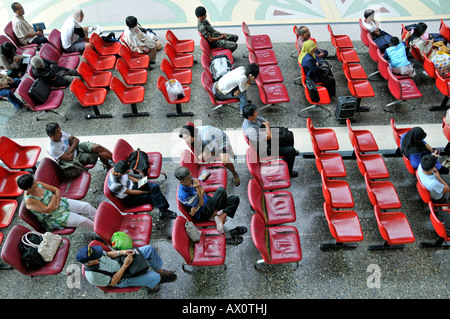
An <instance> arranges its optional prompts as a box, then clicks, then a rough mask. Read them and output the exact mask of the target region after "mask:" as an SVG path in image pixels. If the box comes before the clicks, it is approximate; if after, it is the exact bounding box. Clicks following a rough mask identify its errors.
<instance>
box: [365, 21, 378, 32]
mask: <svg viewBox="0 0 450 319" xmlns="http://www.w3.org/2000/svg"><path fill="white" fill-rule="evenodd" d="M362 25H363V26H364V27H365V28H366V29H367V31H369V33H372V32H373V31H375V30H376V29H377V25H376V24H375V21H373V20H371V21H370V23H369V22H367V21H365V20H362Z"/></svg>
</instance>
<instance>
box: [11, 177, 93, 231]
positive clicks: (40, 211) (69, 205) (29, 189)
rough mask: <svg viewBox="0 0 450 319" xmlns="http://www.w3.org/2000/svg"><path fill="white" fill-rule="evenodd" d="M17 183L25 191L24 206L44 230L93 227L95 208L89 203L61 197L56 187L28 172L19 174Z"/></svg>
mask: <svg viewBox="0 0 450 319" xmlns="http://www.w3.org/2000/svg"><path fill="white" fill-rule="evenodd" d="M17 185H18V186H19V188H20V189H22V190H24V191H25V194H24V197H23V200H24V203H25V206H26V207H27V209H28V210H30V211H31V212H32V213H33V215H34V216H36V218H37V219H38V221H39V222H40V223H41V225H42V226H43V227H44V228H45V229H46V231H53V230H57V229H63V228H66V227H75V228H76V227H85V228H88V229H91V230H93V229H94V222H93V220H94V217H95V213H96V212H97V209H95V208H94V207H93V206H92V205H91V204H89V203H86V202H83V201H80V200H75V199H70V198H66V197H61V193H60V191H59V189H58V188H56V187H54V186H51V185H48V184H45V183H42V182H38V181H36V180H35V179H34V178H33V176H31V175H30V174H25V175H22V176H20V177H19V178H18V179H17ZM83 215H85V216H88V217H85V216H83Z"/></svg>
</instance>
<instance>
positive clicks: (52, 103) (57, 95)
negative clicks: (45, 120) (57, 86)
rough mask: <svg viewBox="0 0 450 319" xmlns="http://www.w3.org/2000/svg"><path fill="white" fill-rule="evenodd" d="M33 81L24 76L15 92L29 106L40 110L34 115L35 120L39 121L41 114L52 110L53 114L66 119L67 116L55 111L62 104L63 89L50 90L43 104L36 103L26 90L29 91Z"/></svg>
mask: <svg viewBox="0 0 450 319" xmlns="http://www.w3.org/2000/svg"><path fill="white" fill-rule="evenodd" d="M33 83H34V81H33V79H31V78H24V79H22V81H21V82H20V84H19V86H18V88H17V93H18V94H19V95H20V97H21V98H22V99H23V100H24V101H26V102H27V103H28V105H29V106H30V108H31V109H32V110H33V111H35V112H40V113H39V114H37V115H36V120H37V121H39V120H40V118H41V116H42V115H43V114H44V113H46V112H52V113H54V114H58V115H59V116H61V117H63V118H64V119H65V120H66V121H67V117H66V116H65V115H64V114H62V113H59V112H57V111H56V109H57V108H59V106H60V105H61V104H62V102H63V99H64V91H63V90H52V91H51V92H50V95H49V96H48V98H47V101H45V102H44V103H43V104H39V105H36V104H35V103H34V101H33V100H32V99H31V97H30V95H29V94H28V92H29V91H30V88H31V85H33Z"/></svg>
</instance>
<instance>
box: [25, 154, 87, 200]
mask: <svg viewBox="0 0 450 319" xmlns="http://www.w3.org/2000/svg"><path fill="white" fill-rule="evenodd" d="M34 178H35V179H36V180H37V181H38V182H43V183H46V184H49V185H52V186H54V187H56V188H58V189H59V190H60V193H61V196H62V197H67V198H71V199H78V200H81V199H83V198H84V197H85V196H86V194H87V192H88V191H89V186H90V184H91V174H90V173H89V172H82V173H81V174H80V175H78V176H76V177H74V178H70V179H68V178H66V177H65V175H64V173H63V172H62V170H61V168H60V167H59V166H58V164H57V163H56V162H55V161H54V160H53V159H51V158H49V157H45V158H43V159H42V160H41V162H40V163H39V166H38V167H37V170H36V173H35V175H34Z"/></svg>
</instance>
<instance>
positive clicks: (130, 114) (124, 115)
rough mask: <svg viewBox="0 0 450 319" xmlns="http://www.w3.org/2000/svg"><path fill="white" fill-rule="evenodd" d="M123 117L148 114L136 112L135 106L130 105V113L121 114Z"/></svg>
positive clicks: (146, 113) (146, 114)
mask: <svg viewBox="0 0 450 319" xmlns="http://www.w3.org/2000/svg"><path fill="white" fill-rule="evenodd" d="M122 116H123V117H136V116H149V113H148V112H138V110H137V105H136V104H131V113H123V114H122Z"/></svg>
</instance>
